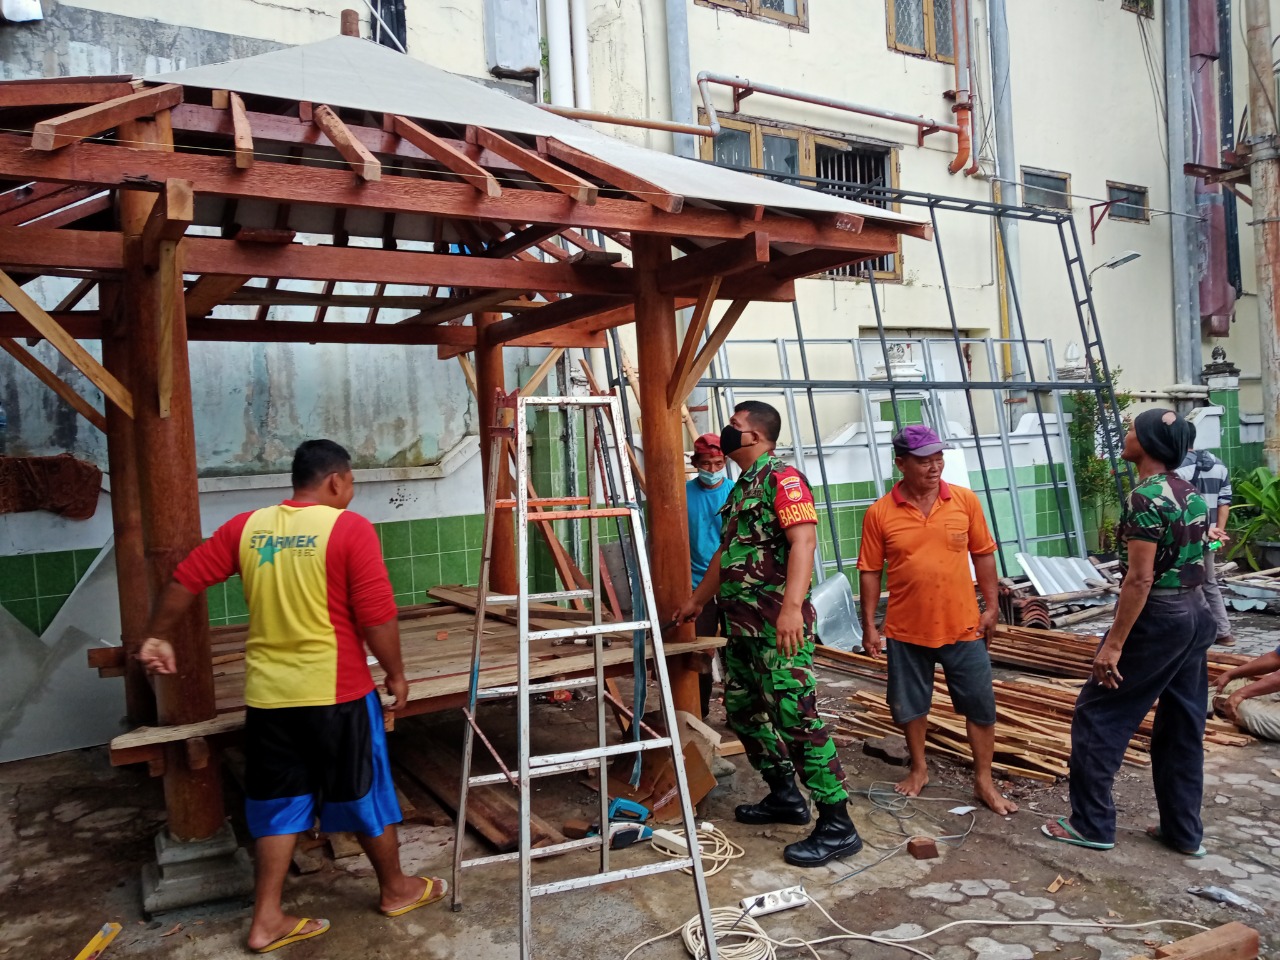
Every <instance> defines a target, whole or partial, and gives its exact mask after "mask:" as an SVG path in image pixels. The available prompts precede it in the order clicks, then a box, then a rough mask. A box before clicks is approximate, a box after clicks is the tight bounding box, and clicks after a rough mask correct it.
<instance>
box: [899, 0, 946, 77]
mask: <svg viewBox="0 0 1280 960" xmlns="http://www.w3.org/2000/svg"><path fill="white" fill-rule="evenodd" d="M957 2H959V0H952V3H957ZM920 3H921V5H922V8H923V10H924V46H923V47H912V46H908V45H907V44H905V43H901V42H899V40H898V32H897V30H896V29H895V28H896V27H897V23H898V20H897V18H898V12H897V10H896V9H895V8H894V0H884V13H885V26H886V35H887V37H888V41H889V49H890V50H897V51H898V52H899V53H905V54H906V55H907V56H910V57H923V58H924V59H925V60H934V61H937V62H938V63H950V64H954V63H955V62H956V58H955V54H954V53H952V55H951V56H949V57H944V56H942V55H940V54H939V53H938V31H937V29H936V24H935V22H934V13H933V0H920ZM951 33H952V37H951V46H952V49H953V50H954V49H955V29H954V26H953V28H952V31H951Z"/></svg>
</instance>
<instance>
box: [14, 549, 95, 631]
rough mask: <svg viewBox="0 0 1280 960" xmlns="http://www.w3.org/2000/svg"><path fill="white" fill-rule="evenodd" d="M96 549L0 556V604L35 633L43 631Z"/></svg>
mask: <svg viewBox="0 0 1280 960" xmlns="http://www.w3.org/2000/svg"><path fill="white" fill-rule="evenodd" d="M98 552H99V551H97V550H55V551H51V552H48V553H28V554H22V555H20V556H14V557H0V605H2V606H4V608H5V609H6V610H8V611H9V612H10V613H11V614H13V615H14V616H15V617H16V618H17V619H18V620H19V621H21V622H22V623H23V624H25V625H26V626H28V627H29V628H31V629H32V630H34V631H35V632H36V633H37V634H39V633H43V632H44V631H45V629H46V628H47V627H48V626H49V624H50V623H51V622H52V621H53V618H54V616H55V615H56V614H57V612H58V611H59V610H61V609H62V605H63V604H64V603H65V602H66V600H67V597H68V596H69V595H70V594H71V591H72V590H74V589H75V587H76V584H77V583H79V582H80V578H81V577H83V576H84V575H85V572H86V571H87V570H88V569H89V565H90V564H91V563H93V560H94V558H95V557H97V555H98Z"/></svg>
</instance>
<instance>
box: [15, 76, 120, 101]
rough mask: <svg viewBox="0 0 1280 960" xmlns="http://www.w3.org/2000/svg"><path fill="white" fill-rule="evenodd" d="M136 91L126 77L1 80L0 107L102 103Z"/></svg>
mask: <svg viewBox="0 0 1280 960" xmlns="http://www.w3.org/2000/svg"><path fill="white" fill-rule="evenodd" d="M132 93H133V87H132V85H130V84H129V83H128V82H127V81H123V80H94V79H90V78H77V79H75V80H70V81H68V80H62V79H60V80H56V81H53V82H50V81H47V80H7V81H5V82H4V83H3V84H0V108H9V107H62V106H72V105H73V104H77V103H101V102H102V101H103V100H115V99H117V98H119V97H127V96H129V95H130V94H132Z"/></svg>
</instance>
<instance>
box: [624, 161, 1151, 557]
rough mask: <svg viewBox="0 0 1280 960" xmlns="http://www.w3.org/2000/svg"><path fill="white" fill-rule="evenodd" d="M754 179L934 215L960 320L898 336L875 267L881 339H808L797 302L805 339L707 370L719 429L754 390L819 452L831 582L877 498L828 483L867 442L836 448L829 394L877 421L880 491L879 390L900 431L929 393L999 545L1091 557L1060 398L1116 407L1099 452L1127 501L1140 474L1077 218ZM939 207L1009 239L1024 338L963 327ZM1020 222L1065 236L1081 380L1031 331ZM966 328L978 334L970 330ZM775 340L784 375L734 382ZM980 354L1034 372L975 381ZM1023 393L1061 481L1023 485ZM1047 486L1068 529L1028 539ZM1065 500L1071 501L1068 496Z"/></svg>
mask: <svg viewBox="0 0 1280 960" xmlns="http://www.w3.org/2000/svg"><path fill="white" fill-rule="evenodd" d="M739 169H745V168H739ZM749 172H752V173H757V174H760V175H762V176H768V177H772V178H774V179H780V180H786V181H788V182H795V183H802V184H806V185H811V186H814V187H816V188H818V189H821V190H826V191H829V192H832V193H839V194H841V195H842V196H847V197H849V198H851V199H855V200H859V201H862V202H864V203H871V204H876V205H883V206H887V205H890V204H907V205H911V206H922V207H925V208H927V209H928V211H929V217H930V222H931V225H932V227H933V241H934V242H933V245H934V248H935V250H936V251H937V257H938V266H939V271H940V273H941V279H942V288H943V293H944V297H945V302H946V309H947V317H948V320H949V324H950V330H949V331H947V330H945V328H944V329H943V330H940V331H939V335H938V336H937V337H927V336H913V337H908V338H904V337H902V336H901V335H900V334H897V333H895V332H892V331H893V328H889V329H887V328H886V325H885V318H884V314H883V312H882V310H881V294H880V288H879V282H878V280H877V278H876V275H875V272H874V270H873V269H871V267H870V264H869V263H867V264H864V265H863V267H862V271H861V276H862V278H863V280H864V281H865V282H866V283H867V286H868V289H869V292H870V297H871V305H872V308H873V311H874V314H875V321H876V327H875V330H874V331H871V332H869V335H867V336H862V337H859V336H856V335H855V336H852V337H847V338H807V337H806V336H805V332H804V324H803V322H802V319H801V315H800V308H799V306H798V304H796V303H795V302H794V301H793V303H792V312H793V317H794V321H795V336H794V337H793V338H788V337H777V338H773V339H755V340H752V339H742V338H730V339H729V340H728V341H726V343H725V344H723V345H722V346H721V347H720V349H719V350H718V351H717V353H716V356H715V358H714V360H713V361H712V364H711V366H710V368H709V369H708V371H707V374H706V375H705V376H704V377H702V379H701V380H699V381H698V386H699V387H703V388H707V389H708V390H709V399H708V408H709V417H710V419H711V422H712V423H714V424H716V425H723V424H724V423H725V422H726V421H727V419H728V413H729V411H731V410H732V408H733V405H734V404H735V403H736V402H737V400H738V399H741V398H742V397H741V395H742V394H750V395H757V396H759V395H762V394H769V395H775V396H776V395H778V394H781V395H782V399H783V402H784V407H785V409H784V410H783V411H782V412H783V415H784V417H785V418H786V420H787V423H788V426H789V428H790V433H791V437H792V438H793V441H792V444H791V446H790V447H789V448H788V447H783V448H781V449H782V452H783V453H784V454H789V455H790V457H791V458H792V459H793V460H794V462H795V463H796V464H797V466H799V467H801V468H802V469H803V466H804V463H805V458H806V455H812V456H814V457H815V459H816V462H817V464H818V470H819V473H820V477H819V478H814V479H815V482H820V483H821V485H822V487H823V491H824V493H823V501H824V502H823V503H822V506H823V507H824V509H825V515H826V522H827V525H828V529H829V532H830V534H831V537H830V544H831V556H830V558H824V557H822V556H821V555H819V556H818V558H817V569H818V572H819V577H820V578H823V577H825V576H827V575H829V573H830V572H832V571H833V570H834V571H837V572H839V573H844V572H845V570H846V568H847V567H849V566H851V565H852V562H853V559H854V558H851V557H845V556H843V555H842V551H841V547H840V535H839V532H838V529H837V520H836V510H838V509H840V508H844V507H853V506H865V505H869V504H870V503H871V502H872V501H871V500H866V499H861V500H859V499H855V500H839V499H836V498H834V497H833V496H832V494H831V491H832V487H831V484H830V482H829V478H828V469H827V462H826V456H827V454H828V453H831V452H833V451H835V450H838V449H848V448H861V447H863V446H864V444H863V443H862V442H861V441H858V442H854V440H853V438H852V437H851V438H849V439H846V440H844V441H840V442H834V443H833V442H832V441H830V440H824V439H823V431H822V428H821V425H820V422H819V415H818V404H817V399H816V398H817V397H818V396H820V395H823V394H826V395H832V394H849V393H851V392H852V393H857V394H858V395H859V397H860V400H861V405H862V410H863V411H864V423H865V425H866V444H865V447H866V449H867V451H868V453H869V454H870V461H871V463H870V466H871V473H872V476H873V479H874V483H875V489H876V491H877V495H878V496H879V495H883V494H884V493H885V492H886V491H887V489H888V487H889V486H890V482H889V481H890V478H889V477H887V476H886V475H885V474H886V471H885V470H884V469H883V465H882V462H881V450H882V449H883V447H884V444H883V443H882V442H881V441H880V440H879V439H878V437H877V435H876V430H875V420H874V416H873V413H872V411H873V409H874V406H875V401H874V400H873V397H872V394H873V392H874V393H877V394H882V395H883V394H885V393H887V394H888V400H889V404H890V406H891V407H892V410H893V426H894V430H895V431H896V430H897V429H898V428H899V427H900V426H901V424H902V414H901V410H900V397H901V396H902V395H903V394H924V395H926V397H927V402H926V403H924V404H923V405H922V409H923V410H924V411H925V412H926V419H927V420H929V421H930V423H931V425H932V426H934V427H935V429H937V430H938V432H939V434H940V435H941V436H942V437H943V438H944V439H948V440H951V441H953V442H955V441H959V442H960V443H962V444H963V445H964V446H968V444H969V443H970V442H971V443H972V445H973V448H974V452H975V454H976V457H977V461H978V469H979V472H980V473H981V474H982V477H983V486H984V488H985V489H983V490H980V491H978V492H979V494H980V495H981V496H982V497H983V498H984V501H985V503H986V506H987V511H988V515H989V519H990V521H991V527H992V533H993V535H994V537H995V539H996V541H997V543H999V544H1000V545H1001V546H1002V547H1004V546H1010V545H1016V548H1017V550H1018V551H1019V552H1034V551H1033V550H1031V549H1030V548H1031V547H1032V545H1034V544H1035V543H1037V542H1042V541H1050V540H1053V541H1057V540H1061V539H1063V538H1064V537H1065V538H1066V539H1067V540H1068V543H1069V550H1070V552H1071V553H1072V554H1074V555H1077V556H1081V557H1083V556H1085V555H1086V545H1085V538H1084V521H1083V514H1082V511H1081V504H1080V500H1079V497H1078V494H1077V491H1076V487H1075V476H1074V470H1073V466H1072V458H1071V455H1070V450H1069V439H1068V436H1067V416H1066V413H1065V412H1064V411H1063V409H1062V404H1061V402H1060V400H1061V397H1062V395H1064V394H1067V393H1075V392H1079V391H1090V392H1093V393H1094V394H1096V396H1097V397H1098V401H1099V407H1100V408H1102V409H1103V411H1104V413H1103V415H1102V416H1101V417H1100V418H1099V422H1100V424H1101V429H1100V431H1099V437H1098V441H1099V442H1098V453H1099V454H1101V455H1102V456H1104V457H1106V458H1107V459H1108V461H1109V463H1110V466H1111V471H1112V475H1113V477H1114V478H1115V484H1116V489H1117V492H1118V493H1119V494H1121V496H1123V490H1124V486H1123V483H1124V478H1125V476H1126V475H1127V473H1128V466H1127V465H1126V464H1124V463H1123V462H1122V461H1121V460H1120V457H1119V454H1120V450H1121V447H1122V445H1123V439H1124V437H1123V429H1124V428H1123V421H1122V419H1121V416H1120V411H1119V408H1118V406H1117V404H1116V402H1115V397H1114V394H1113V392H1112V384H1111V369H1110V365H1109V363H1108V360H1107V356H1106V351H1105V349H1104V347H1103V344H1102V336H1101V332H1100V328H1099V325H1098V319H1097V313H1096V311H1095V309H1094V304H1093V297H1092V292H1091V289H1090V286H1089V280H1088V274H1087V271H1086V270H1085V269H1084V264H1083V259H1082V256H1081V248H1080V242H1079V236H1078V234H1077V232H1076V226H1075V221H1074V220H1073V218H1072V217H1071V215H1070V213H1067V212H1062V211H1053V210H1045V209H1040V208H1036V207H1018V206H1011V205H1008V204H1000V203H994V202H991V201H988V200H970V199H965V198H959V197H947V196H939V195H935V194H928V193H920V192H916V191H911V190H904V189H900V188H891V187H884V186H879V185H868V184H859V183H853V182H849V181H841V180H832V179H827V178H822V177H810V176H798V175H793V174H780V173H777V172H776V171H764V170H750V171H749ZM939 211H942V212H950V213H965V214H976V215H979V216H987V217H991V218H994V220H995V223H996V232H997V234H998V236H999V240H1000V242H999V243H998V244H997V245H996V256H997V257H998V258H1000V260H1001V261H1003V266H1004V268H1005V272H1006V275H1007V278H1008V289H1009V305H1010V311H1009V312H1010V314H1011V316H1012V318H1013V320H1014V325H1013V328H1012V331H1011V332H1012V333H1013V334H1014V335H1013V336H1010V337H986V338H979V337H971V336H968V335H967V334H966V332H965V330H964V329H962V324H961V322H960V319H959V317H958V316H957V308H956V305H955V301H954V299H953V297H952V288H951V283H950V277H949V271H948V265H947V260H946V256H945V250H944V245H943V240H942V236H941V230H940V224H939V222H938V220H939V218H938V214H939ZM1009 221H1025V222H1030V223H1043V224H1047V225H1049V226H1051V227H1054V228H1056V230H1057V233H1058V236H1059V239H1060V244H1061V248H1062V253H1063V263H1064V266H1065V268H1066V271H1067V279H1068V284H1069V288H1070V293H1071V299H1072V302H1073V306H1074V309H1075V312H1076V317H1077V321H1078V324H1079V329H1080V337H1081V343H1082V344H1083V353H1084V376H1083V378H1081V379H1062V378H1061V377H1060V376H1059V375H1058V373H1057V367H1056V363H1055V359H1054V350H1053V343H1052V341H1051V340H1049V339H1032V338H1028V337H1027V335H1026V327H1025V324H1024V317H1023V308H1022V292H1021V291H1020V290H1019V289H1018V284H1017V279H1016V277H1015V276H1014V275H1013V274H1012V272H1010V271H1009V270H1008V262H1007V259H1006V254H1005V251H1006V250H1007V244H1006V235H1005V234H1006V231H1005V227H1006V224H1007V222H1009ZM964 326H966V327H967V326H969V325H964ZM769 344H772V345H773V346H774V347H775V349H776V352H777V373H778V376H777V377H773V376H756V377H739V376H734V375H733V373H732V371H731V370H730V360H729V349H728V348H730V347H734V346H736V347H744V346H753V345H754V346H757V347H763V346H765V345H769ZM907 344H912V345H918V346H919V348H920V351H921V356H922V360H923V363H922V366H923V367H924V369H925V377H924V379H923V380H922V381H921V380H911V381H903V380H900V379H899V380H895V378H894V371H893V363H892V362H891V359H890V358H891V352H892V351H893V350H894V348H895V347H899V348H900V347H902V346H904V345H907ZM815 347H818V348H822V349H824V350H828V349H835V348H837V347H839V348H843V349H847V350H849V351H850V355H851V360H852V363H851V365H850V366H851V369H852V371H853V376H851V377H847V378H840V379H822V378H815V377H813V376H812V372H811V369H810V362H809V356H810V354H809V351H810V349H811V348H815ZM975 348H977V349H980V350H981V351H982V352H983V354H984V355H985V359H986V361H987V364H988V369H989V370H990V371H992V372H994V371H995V370H996V369H997V351H1002V352H1005V353H1006V356H1007V355H1009V354H1011V353H1016V354H1017V356H1018V359H1019V360H1020V361H1021V363H1020V366H1021V368H1022V370H1021V372H1020V373H1019V374H1018V375H1017V377H1018V378H1017V379H1009V380H995V379H986V380H979V379H974V378H973V377H972V376H971V375H970V374H969V365H968V362H967V361H968V356H967V353H966V351H970V350H972V349H975ZM867 349H872V350H874V351H875V354H874V356H873V357H872V358H871V359H870V362H871V363H878V362H879V361H880V359H881V358H883V360H884V378H883V379H880V378H875V377H873V376H871V375H870V371H869V368H868V358H867V357H866V356H865V355H864V352H865V351H866V350H867ZM617 350H618V344H617V341H616V337H615V340H614V352H615V353H616V352H617ZM793 350H794V352H795V353H796V354H798V356H799V360H800V367H801V369H800V374H801V375H800V376H799V377H797V376H795V375H794V373H793V370H792V363H791V356H792V352H793ZM939 350H945V351H947V352H948V353H950V352H951V351H954V356H955V359H956V361H957V362H958V369H959V371H960V377H961V379H959V380H938V379H932V377H933V375H934V358H935V352H936V351H939ZM615 359H616V358H615ZM611 379H612V377H611ZM799 391H803V392H804V395H805V396H804V399H805V401H806V404H805V405H806V406H807V407H808V415H809V427H810V429H811V431H812V438H813V439H812V441H811V442H806V441H804V440H803V439H802V438H803V436H804V434H803V431H802V428H801V412H800V411H799V410H798V408H797V400H796V394H797V392H799ZM947 392H951V393H962V394H963V396H964V404H965V408H966V411H967V413H968V421H969V423H968V426H969V428H970V434H969V435H968V436H967V437H966V436H954V435H952V436H949V435H948V434H949V433H950V431H948V429H947V422H946V416H945V413H944V406H943V403H942V400H941V394H943V393H947ZM980 394H986V395H988V396H990V398H991V402H992V404H993V408H994V413H995V416H994V418H993V419H994V423H995V424H996V427H997V430H996V431H995V432H994V433H990V432H988V433H986V434H984V432H983V430H982V429H981V427H980V424H979V415H978V400H977V396H978V395H980ZM1046 395H1049V396H1052V397H1054V402H1053V403H1052V404H1048V403H1046ZM1014 396H1016V397H1017V398H1018V399H1019V400H1021V399H1023V398H1025V399H1026V401H1027V402H1028V403H1029V404H1031V405H1032V406H1033V409H1034V413H1035V415H1036V418H1037V420H1038V422H1039V439H1040V441H1041V442H1042V443H1043V446H1044V455H1045V457H1046V459H1047V467H1048V470H1049V478H1050V479H1049V481H1048V482H1043V483H1040V482H1037V483H1034V484H1025V483H1021V484H1020V483H1016V482H1015V480H1014V469H1013V468H1014V464H1013V458H1012V446H1011V438H1012V436H1013V433H1012V431H1011V429H1010V425H1009V423H1008V414H1007V410H1008V408H1009V402H1010V399H1011V398H1012V397H1014ZM1049 420H1053V421H1056V427H1057V432H1058V437H1059V439H1060V442H1061V444H1062V449H1063V450H1064V451H1066V456H1064V457H1063V462H1062V464H1061V471H1059V465H1058V462H1057V458H1056V457H1055V455H1054V442H1053V440H1052V437H1051V434H1050V432H1049V427H1048V425H1047V421H1049ZM985 442H994V443H995V444H997V445H998V446H999V448H1000V450H1001V452H1002V460H1003V462H1004V464H1005V467H1006V469H1005V471H1004V478H1003V480H1001V479H998V478H997V477H996V476H995V475H994V471H993V470H992V469H990V468H989V467H988V463H987V454H986V453H985V452H984V443H985ZM1060 473H1061V476H1062V481H1061V482H1058V481H1057V480H1056V478H1057V477H1058V476H1059V474H1060ZM1042 489H1047V490H1051V491H1053V492H1054V497H1053V499H1054V504H1055V507H1056V512H1057V514H1058V519H1059V523H1060V528H1061V530H1062V531H1063V533H1060V534H1051V535H1039V536H1037V535H1034V534H1029V533H1028V524H1027V523H1026V520H1025V517H1024V513H1023V509H1022V504H1021V501H1020V497H1019V493H1020V492H1025V491H1028V490H1042ZM1064 493H1065V496H1063V494H1064ZM997 495H1007V496H1008V498H1009V501H1010V504H1011V515H1012V520H1013V527H1014V529H1013V530H1012V531H1010V530H1008V529H1007V526H1006V529H1005V530H1004V531H1002V530H1001V525H1000V522H999V518H998V515H997V510H996V503H995V500H996V496H997ZM819 554H821V550H819ZM999 558H1000V561H999V562H1000V564H1001V566H1002V573H1004V574H1005V575H1008V574H1009V573H1010V570H1009V569H1008V558H1007V557H1006V556H1005V551H1004V550H1002V551H1000V553H999Z"/></svg>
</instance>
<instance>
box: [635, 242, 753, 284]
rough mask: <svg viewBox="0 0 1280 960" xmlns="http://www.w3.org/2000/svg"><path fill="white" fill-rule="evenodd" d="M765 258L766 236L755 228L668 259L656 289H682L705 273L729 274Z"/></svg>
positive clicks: (749, 266)
mask: <svg viewBox="0 0 1280 960" xmlns="http://www.w3.org/2000/svg"><path fill="white" fill-rule="evenodd" d="M768 262H769V238H768V236H766V235H765V234H764V233H762V232H760V231H759V230H756V231H753V232H752V233H749V234H747V235H746V236H745V237H743V238H742V239H740V240H722V241H721V242H720V243H717V244H716V245H715V246H712V247H707V248H706V249H705V250H700V251H699V252H697V253H691V254H688V255H687V256H683V257H679V258H677V259H675V260H673V261H671V265H670V266H669V267H668V268H667V269H666V270H664V271H663V273H662V276H661V277H660V278H659V281H658V283H659V289H660V290H661V291H662V292H663V293H683V292H685V291H687V290H689V289H691V288H697V287H699V286H700V285H701V284H702V283H704V282H705V281H706V278H707V277H711V276H716V277H726V276H732V275H733V274H736V273H742V272H743V271H746V270H751V269H753V268H755V267H759V266H760V265H761V264H763V263H768Z"/></svg>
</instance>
